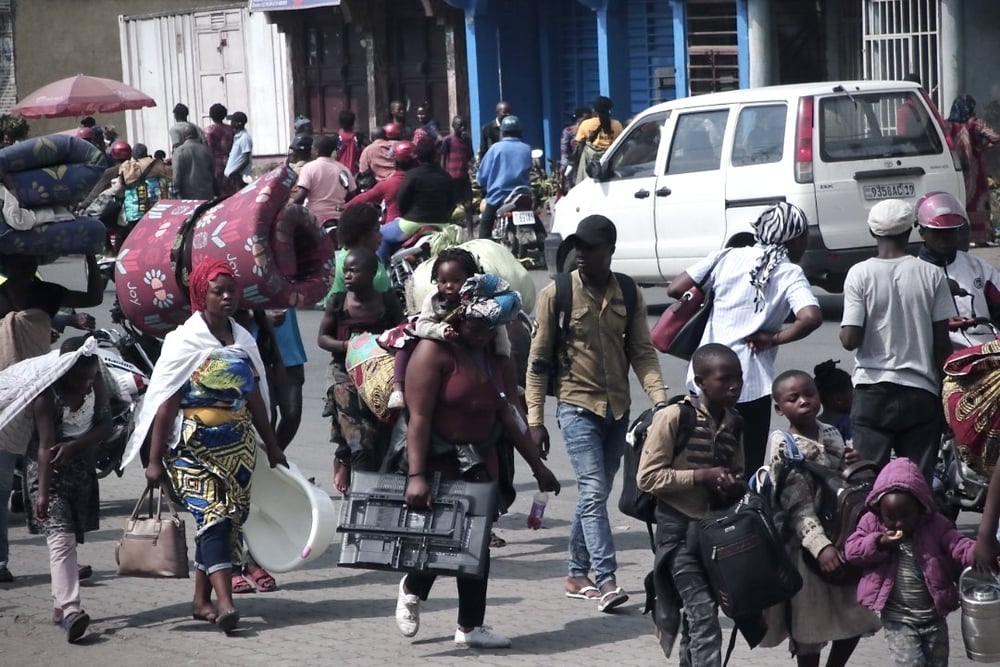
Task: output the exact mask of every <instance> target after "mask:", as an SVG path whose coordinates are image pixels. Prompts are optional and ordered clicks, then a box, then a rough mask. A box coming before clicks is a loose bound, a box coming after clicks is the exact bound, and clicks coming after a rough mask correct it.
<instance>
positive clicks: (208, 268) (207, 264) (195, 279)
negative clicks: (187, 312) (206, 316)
mask: <svg viewBox="0 0 1000 667" xmlns="http://www.w3.org/2000/svg"><path fill="white" fill-rule="evenodd" d="M219 276H229V277H230V278H235V276H234V275H233V270H232V269H231V268H230V267H229V265H228V264H226V263H225V262H223V261H222V260H221V259H210V260H205V261H203V262H201V263H200V264H198V266H196V267H194V270H192V271H191V275H190V276H189V277H188V294H189V296H190V298H191V312H192V313H194V312H198V311H199V310H205V295H206V294H208V284H209V283H210V282H212V281H213V280H215V279H216V278H218V277H219Z"/></svg>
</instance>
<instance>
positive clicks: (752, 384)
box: [667, 202, 823, 474]
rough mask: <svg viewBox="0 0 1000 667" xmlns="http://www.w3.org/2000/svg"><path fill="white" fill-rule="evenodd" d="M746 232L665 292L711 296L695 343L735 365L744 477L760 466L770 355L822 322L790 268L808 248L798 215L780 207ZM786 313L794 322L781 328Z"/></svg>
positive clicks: (801, 276) (767, 421) (767, 419)
mask: <svg viewBox="0 0 1000 667" xmlns="http://www.w3.org/2000/svg"><path fill="white" fill-rule="evenodd" d="M753 229H754V240H755V243H754V245H753V246H749V247H744V248H726V249H723V250H720V251H718V252H714V253H712V254H710V255H709V256H708V257H706V258H705V259H703V260H701V261H700V262H698V263H697V264H695V265H694V266H692V267H690V268H688V270H687V271H686V272H684V273H682V274H681V275H680V276H678V277H677V278H676V279H675V280H674V281H673V282H671V283H670V286H669V287H668V288H667V294H669V295H670V296H671V297H673V298H675V299H679V298H681V297H682V296H683V295H684V293H685V292H687V291H688V290H689V289H691V288H692V287H694V286H696V285H697V286H701V287H702V289H703V290H705V291H706V292H707V291H708V290H709V289H712V290H714V293H715V301H714V306H713V308H712V314H711V316H710V318H709V321H708V325H707V326H706V327H705V334H704V336H702V339H701V344H702V345H705V344H707V343H721V344H723V345H726V346H728V347H730V348H732V350H733V351H734V352H736V355H737V356H738V357H739V358H740V365H741V366H742V368H743V389H742V391H741V393H740V398H739V402H738V403H737V404H736V409H737V410H738V411H739V413H740V415H742V417H743V450H744V453H745V455H746V470H747V472H748V473H749V474H753V473H754V472H755V471H756V470H757V468H759V467H760V466H761V465H763V463H764V455H765V450H766V448H767V436H768V431H769V429H770V427H771V382H772V381H773V380H774V359H775V357H776V356H777V349H776V348H777V347H778V345H785V344H787V343H791V342H792V341H796V340H799V339H800V338H804V337H806V336H808V335H809V334H810V333H812V331H814V330H815V329H816V328H817V327H819V325H820V324H822V323H823V313H822V312H821V311H820V309H819V302H818V301H817V300H816V297H815V296H813V293H812V288H811V287H810V285H809V281H808V280H807V279H806V276H805V273H804V272H803V271H802V268H801V267H800V266H798V264H797V262H798V261H799V260H800V259H802V255H803V254H804V253H805V251H806V245H807V243H808V221H807V220H806V215H805V213H803V212H802V210H801V209H800V208H798V207H797V206H794V205H792V204H788V203H786V202H780V203H778V204H775V205H774V206H772V207H770V208H768V209H767V210H765V211H764V212H763V213H761V215H760V217H759V218H757V220H756V221H755V222H754V223H753ZM789 311H791V312H792V313H794V314H795V321H794V322H792V323H790V324H787V325H785V320H786V319H787V318H788V313H789ZM688 387H689V388H691V390H692V391H695V385H694V371H693V369H692V368H688Z"/></svg>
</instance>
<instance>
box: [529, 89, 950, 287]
mask: <svg viewBox="0 0 1000 667" xmlns="http://www.w3.org/2000/svg"><path fill="white" fill-rule="evenodd" d="M946 136H947V135H946V132H945V129H944V122H943V121H942V119H941V117H940V115H939V114H938V112H937V109H936V108H935V107H934V105H933V103H931V102H930V99H929V98H928V97H927V95H926V93H924V92H923V91H922V90H921V89H920V87H919V86H917V84H914V83H909V82H896V81H852V82H847V83H836V82H829V83H810V84H796V85H790V86H773V87H766V88H750V89H746V90H736V91H730V92H724V93H715V94H711V95H701V96H698V97H690V98H685V99H680V100H674V101H672V102H665V103H663V104H659V105H657V106H654V107H651V108H649V109H647V110H645V111H643V112H642V113H640V114H637V115H636V116H635V118H634V119H633V121H632V122H631V123H630V124H629V126H628V128H626V129H625V131H624V132H622V134H621V136H619V137H618V139H617V140H616V141H615V142H614V144H612V146H611V147H610V148H609V149H608V150H607V151H606V152H605V154H604V155H603V156H602V158H601V159H600V161H599V162H597V161H595V162H593V163H591V164H590V165H587V173H588V174H589V175H590V176H591V178H588V179H586V180H584V181H583V182H581V183H580V184H578V185H577V186H576V187H574V188H573V189H572V190H570V191H569V193H568V194H567V195H566V196H565V197H563V198H562V199H560V200H559V202H558V203H557V204H556V207H555V216H554V219H553V224H552V233H551V234H550V235H549V237H548V239H547V240H546V242H545V253H546V260H547V262H548V266H549V268H550V270H552V271H565V270H570V269H572V268H573V261H574V260H573V253H572V250H573V249H572V248H571V247H569V246H568V244H566V243H565V242H564V239H565V238H566V237H567V236H569V235H570V234H572V233H573V231H574V230H575V229H576V225H577V223H578V222H579V221H580V220H581V219H582V218H584V217H586V216H588V215H591V214H595V213H599V214H602V215H605V216H607V217H608V218H610V219H611V220H612V221H613V222H614V223H615V225H616V226H617V227H618V243H617V246H616V250H615V255H614V261H613V268H614V270H616V271H622V272H624V273H627V274H629V275H631V276H633V277H634V278H635V279H636V280H637V281H638V282H640V283H644V284H663V283H666V282H668V281H670V280H671V279H672V278H674V277H675V276H677V275H679V274H680V273H681V272H683V271H684V270H685V269H686V268H687V267H688V266H690V265H691V264H692V263H694V262H695V261H697V260H699V259H701V258H703V257H704V256H705V255H707V254H708V253H709V252H711V251H713V250H717V249H719V248H722V247H724V246H727V245H747V244H750V243H753V232H752V228H751V226H750V225H751V223H752V222H753V221H754V220H756V219H757V216H758V215H759V214H760V213H761V211H763V210H764V209H765V208H766V207H767V206H769V205H771V204H773V203H775V202H778V201H787V202H790V203H792V204H795V205H796V206H798V207H799V208H801V209H802V210H803V211H805V213H806V216H807V217H808V219H809V250H808V251H807V252H806V255H805V257H804V258H803V260H802V267H803V269H805V272H806V275H807V276H808V277H809V279H810V280H811V281H812V282H813V283H814V284H816V285H819V286H821V287H824V288H826V289H828V290H830V291H841V290H842V289H843V282H844V276H845V275H846V274H847V270H848V269H849V268H850V267H851V266H852V265H854V264H855V263H857V262H859V261H861V260H863V259H865V258H866V257H871V256H872V255H874V253H875V244H874V241H873V239H872V238H871V236H870V235H869V233H868V226H867V224H866V220H867V217H868V210H869V209H870V208H871V207H872V205H873V204H875V202H877V201H879V200H881V199H887V198H899V199H906V200H909V201H911V202H914V203H915V202H916V200H917V198H919V197H920V196H921V195H923V194H924V193H926V192H929V191H932V190H941V191H944V192H950V193H951V194H953V195H955V196H956V197H957V198H958V199H959V201H965V185H964V181H963V179H962V173H961V171H960V167H959V164H958V162H957V160H956V158H955V156H954V155H953V154H952V152H951V150H950V149H949V146H948V143H947V139H946ZM913 240H914V241H916V240H917V237H916V235H915V234H914V237H913Z"/></svg>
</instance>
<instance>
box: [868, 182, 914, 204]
mask: <svg viewBox="0 0 1000 667" xmlns="http://www.w3.org/2000/svg"><path fill="white" fill-rule="evenodd" d="M863 192H864V194H865V199H867V200H868V201H877V200H879V199H896V198H897V197H912V196H913V193H914V192H916V188H914V186H913V183H891V184H889V185H866V186H864V188H863Z"/></svg>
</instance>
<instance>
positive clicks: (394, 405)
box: [386, 389, 406, 410]
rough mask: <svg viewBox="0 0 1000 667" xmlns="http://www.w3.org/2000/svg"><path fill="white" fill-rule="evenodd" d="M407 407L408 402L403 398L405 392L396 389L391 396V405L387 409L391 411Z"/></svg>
mask: <svg viewBox="0 0 1000 667" xmlns="http://www.w3.org/2000/svg"><path fill="white" fill-rule="evenodd" d="M405 406H406V400H405V399H404V398H403V392H401V391H399V390H398V389H394V390H393V391H392V393H391V394H389V403H388V405H387V406H386V407H388V408H389V409H390V410H399V409H400V408H403V407H405Z"/></svg>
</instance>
